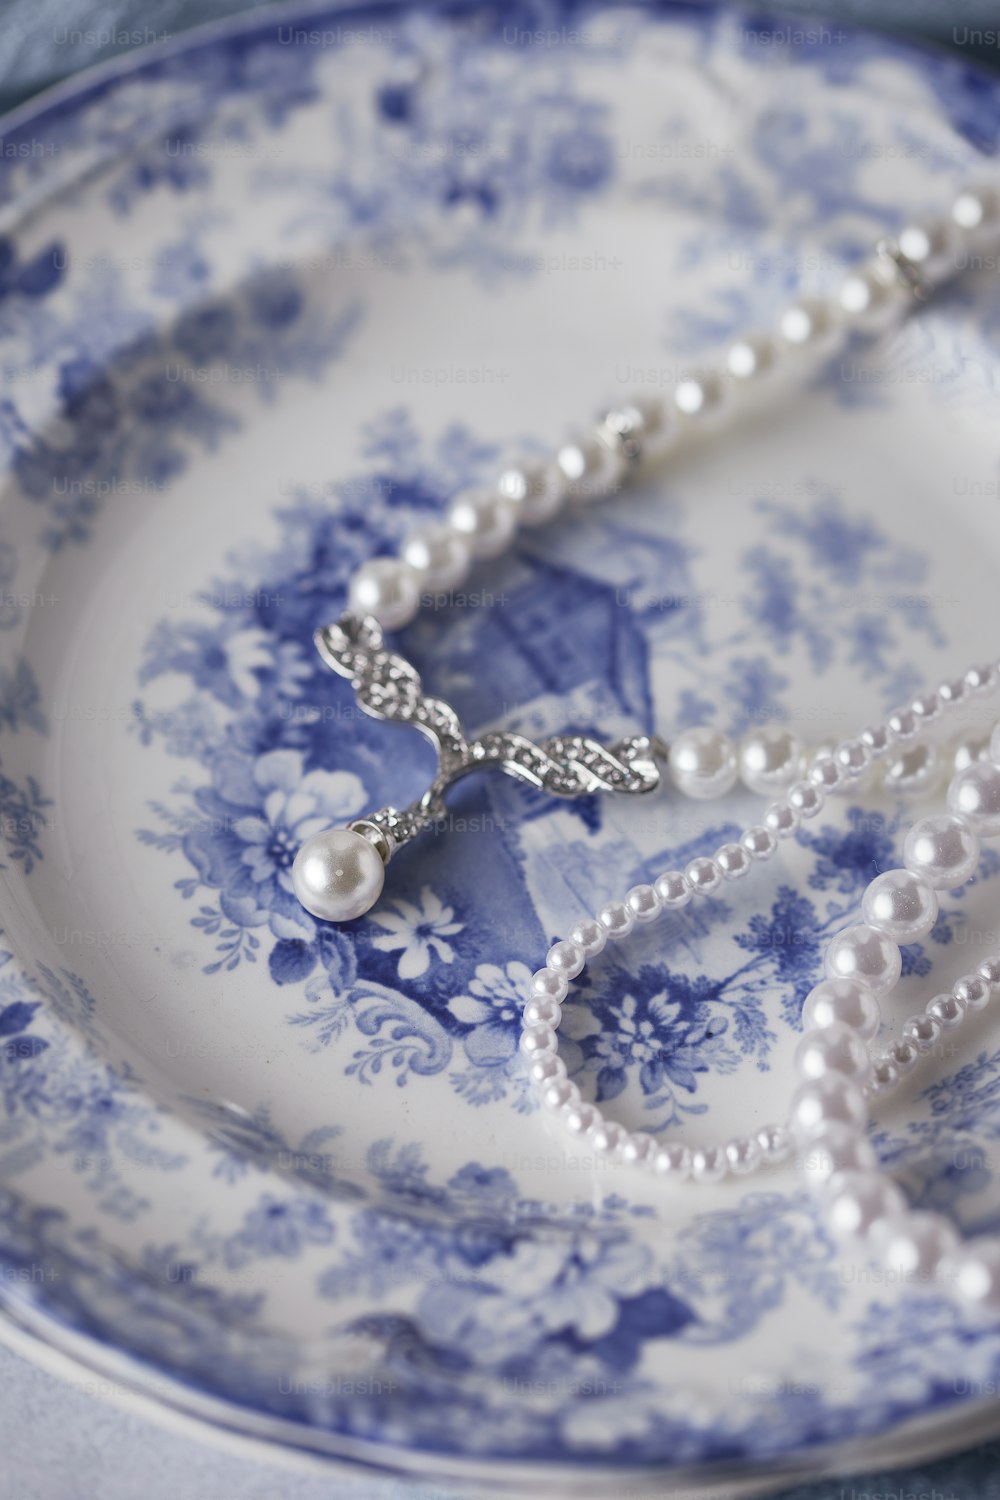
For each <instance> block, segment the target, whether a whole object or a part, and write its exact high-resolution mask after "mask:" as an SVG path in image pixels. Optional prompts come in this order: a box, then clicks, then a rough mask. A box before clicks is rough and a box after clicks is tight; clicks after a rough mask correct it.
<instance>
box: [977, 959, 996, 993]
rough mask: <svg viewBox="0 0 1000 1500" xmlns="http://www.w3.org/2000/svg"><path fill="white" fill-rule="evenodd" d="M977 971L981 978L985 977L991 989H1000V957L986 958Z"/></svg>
mask: <svg viewBox="0 0 1000 1500" xmlns="http://www.w3.org/2000/svg"><path fill="white" fill-rule="evenodd" d="M976 973H977V974H978V975H979V977H980V979H985V981H986V983H987V984H988V985H989V987H990V989H991V990H1000V958H996V957H995V958H984V959H983V961H982V963H981V964H980V965H979V966H978V968H977V969H976Z"/></svg>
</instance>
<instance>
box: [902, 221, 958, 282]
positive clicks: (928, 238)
mask: <svg viewBox="0 0 1000 1500" xmlns="http://www.w3.org/2000/svg"><path fill="white" fill-rule="evenodd" d="M896 243H897V244H898V246H899V249H900V252H901V253H902V254H903V255H905V256H906V259H907V260H908V261H911V262H912V264H913V265H915V266H916V267H917V268H918V269H919V270H921V271H922V272H923V273H924V275H925V276H926V277H927V278H928V279H929V280H931V281H937V280H939V279H940V278H941V277H942V276H945V275H947V274H948V273H949V272H950V271H951V270H953V269H954V261H955V243H956V237H955V226H954V224H952V223H951V222H949V220H947V219H935V220H932V221H930V222H928V223H926V224H908V225H907V226H906V228H905V229H903V230H902V231H901V232H900V234H899V236H898V238H897V241H896Z"/></svg>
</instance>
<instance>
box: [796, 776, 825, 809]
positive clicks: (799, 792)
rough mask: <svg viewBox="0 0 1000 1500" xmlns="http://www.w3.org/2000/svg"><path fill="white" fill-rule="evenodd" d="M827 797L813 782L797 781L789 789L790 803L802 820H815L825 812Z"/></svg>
mask: <svg viewBox="0 0 1000 1500" xmlns="http://www.w3.org/2000/svg"><path fill="white" fill-rule="evenodd" d="M825 802H826V797H825V795H824V794H823V792H822V791H821V790H820V788H819V787H818V786H814V785H813V783H812V782H811V781H795V782H793V783H792V785H791V786H790V787H789V788H788V803H789V806H790V807H792V808H794V810H795V811H796V812H797V813H798V815H799V817H800V818H815V816H816V814H817V813H820V812H822V811H823V805H824V803H825Z"/></svg>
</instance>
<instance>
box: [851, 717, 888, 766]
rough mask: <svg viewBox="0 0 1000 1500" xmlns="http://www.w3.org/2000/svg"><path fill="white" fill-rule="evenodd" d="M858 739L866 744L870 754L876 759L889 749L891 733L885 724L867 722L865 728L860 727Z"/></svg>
mask: <svg viewBox="0 0 1000 1500" xmlns="http://www.w3.org/2000/svg"><path fill="white" fill-rule="evenodd" d="M858 739H859V740H861V742H862V744H864V745H867V746H868V748H869V750H870V751H871V753H872V756H873V757H874V758H876V759H877V758H878V757H879V756H882V755H884V754H885V753H886V751H887V750H888V749H889V746H890V745H891V744H892V741H893V735H892V730H891V729H890V728H889V726H888V725H887V724H869V725H868V727H867V728H866V729H862V731H861V733H860V734H859V735H858Z"/></svg>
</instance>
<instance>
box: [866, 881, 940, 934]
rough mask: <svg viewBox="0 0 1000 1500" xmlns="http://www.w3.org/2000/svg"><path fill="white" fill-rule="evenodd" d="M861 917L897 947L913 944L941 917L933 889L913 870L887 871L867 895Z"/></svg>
mask: <svg viewBox="0 0 1000 1500" xmlns="http://www.w3.org/2000/svg"><path fill="white" fill-rule="evenodd" d="M861 914H862V916H863V917H864V919H865V921H866V922H867V923H868V926H869V927H877V928H878V930H879V932H884V933H885V935H886V937H890V938H892V940H893V942H896V943H912V942H913V941H914V940H915V939H916V938H918V937H923V935H924V933H925V932H930V930H931V928H932V927H933V926H934V923H935V922H936V921H937V915H938V898H937V895H936V893H935V891H934V888H933V886H931V885H929V884H928V883H927V881H926V880H924V878H923V876H921V875H915V874H914V872H913V871H912V870H886V872H885V874H884V875H877V876H876V877H875V879H874V880H873V881H872V883H871V885H869V887H868V889H867V890H866V891H865V894H864V899H863V901H862V903H861Z"/></svg>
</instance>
